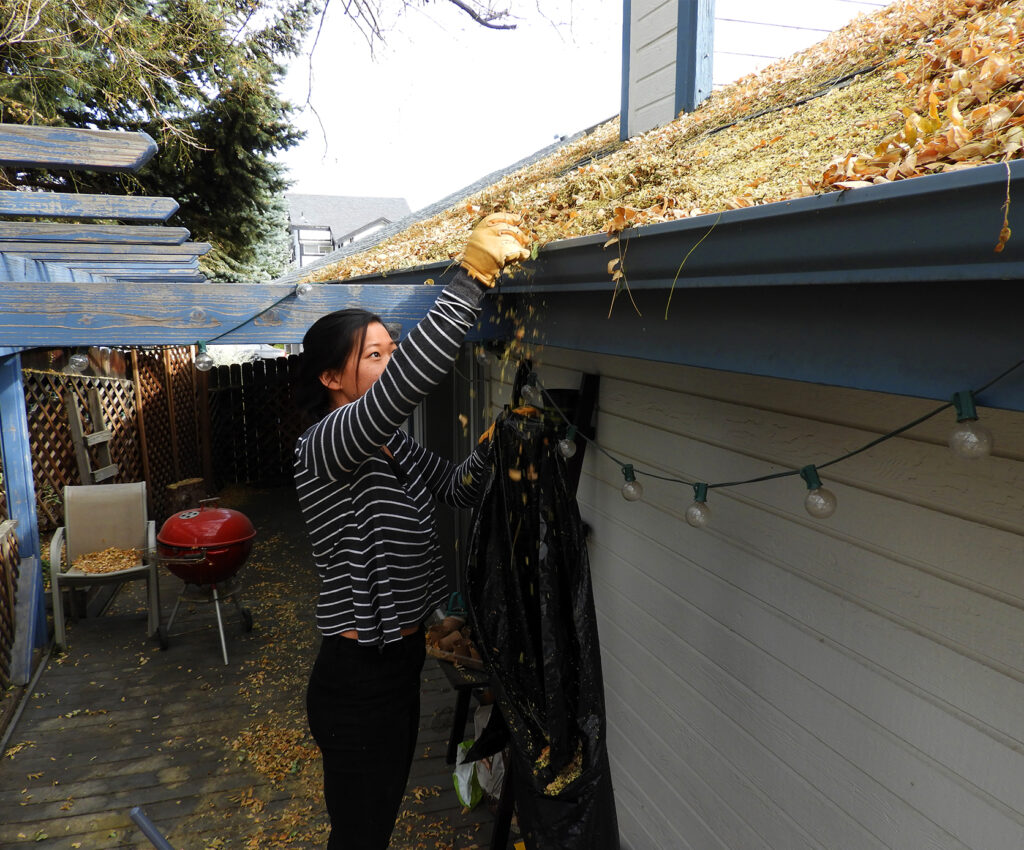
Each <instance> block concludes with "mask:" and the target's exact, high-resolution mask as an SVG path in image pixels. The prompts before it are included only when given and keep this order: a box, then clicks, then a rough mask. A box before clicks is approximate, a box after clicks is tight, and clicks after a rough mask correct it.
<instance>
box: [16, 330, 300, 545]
mask: <svg viewBox="0 0 1024 850" xmlns="http://www.w3.org/2000/svg"><path fill="white" fill-rule="evenodd" d="M129 356H130V361H131V380H124V379H119V378H100V377H83V376H80V375H75V374H70V373H66V372H53V371H45V370H34V369H26V370H24V372H23V378H24V383H25V401H26V405H27V408H28V421H29V431H30V439H31V445H32V464H33V470H34V473H35V483H36V497H37V509H38V512H39V526H40V531H42V532H45V531H49V530H52V529H54V528H56V527H57V526H58V525H61V524H62V522H63V503H62V493H63V491H64V485H66V484H79V483H81V481H80V478H79V473H78V466H77V464H76V462H75V450H74V444H73V442H72V439H71V429H70V425H69V423H68V417H67V412H66V410H65V407H64V396H65V394H66V393H67V392H68V391H69V390H70V391H71V392H73V393H74V394H75V397H76V398H77V399H78V402H79V409H80V410H81V412H82V417H83V422H84V424H85V427H86V430H87V431H91V430H93V428H92V425H91V423H90V422H89V408H88V403H87V393H88V391H89V390H90V389H95V390H96V391H97V392H98V394H99V399H100V405H101V408H102V410H103V417H104V421H105V424H106V426H107V427H108V428H110V429H111V431H112V432H113V433H112V438H111V441H110V449H111V456H112V460H113V462H114V463H116V464H117V465H118V474H117V476H116V477H115V478H114V479H112V480H114V481H143V480H144V481H146V482H148V484H149V487H148V488H147V489H148V492H149V498H150V514H151V516H152V517H153V518H154V519H157V520H162V519H163V518H165V517H166V516H167V514H168V513H169V512H170V510H171V509H172V507H171V505H170V498H169V494H168V491H167V485H169V484H172V483H174V482H176V481H181V480H183V479H187V478H200V477H204V475H205V474H207V473H208V474H211V475H212V477H213V481H212V482H211V484H212V486H213V488H214V489H219V488H220V487H223V486H224V485H226V484H279V483H283V482H287V481H291V479H292V459H293V454H292V453H293V449H294V446H295V441H296V440H297V439H298V437H299V435H300V434H301V432H302V427H303V425H302V421H301V417H300V416H299V415H298V414H297V412H296V408H295V404H294V401H293V395H292V381H293V380H294V377H295V372H296V369H297V364H298V358H297V357H281V358H277V359H275V360H257V361H256V362H254V363H241V364H237V363H236V364H232V365H230V366H220V367H217V368H216V369H213V370H211V371H210V372H209V373H208V376H207V389H206V396H205V399H204V398H200V397H197V392H202V382H197V372H196V370H195V368H194V366H193V365H192V362H193V355H192V351H191V349H190V348H189V347H187V346H184V347H179V348H170V349H166V348H165V349H132V350H131V351H130V352H129ZM197 384H198V386H197ZM204 420H205V421H204ZM207 427H208V428H209V433H208V438H207V442H208V444H209V446H210V449H209V456H208V457H207V459H206V464H205V466H206V467H207V468H204V460H203V455H204V452H203V436H204V434H203V432H204V430H205V428H207ZM0 475H2V470H0ZM0 480H2V479H0ZM4 515H5V514H4V504H3V492H2V488H0V517H2V516H4Z"/></svg>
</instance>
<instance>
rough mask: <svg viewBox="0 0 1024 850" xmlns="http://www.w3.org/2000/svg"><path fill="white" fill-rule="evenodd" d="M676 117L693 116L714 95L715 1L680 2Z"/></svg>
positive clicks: (684, 0)
mask: <svg viewBox="0 0 1024 850" xmlns="http://www.w3.org/2000/svg"><path fill="white" fill-rule="evenodd" d="M678 2H679V19H678V24H677V29H676V115H678V114H679V113H680V112H693V110H694V109H696V108H697V106H698V104H700V102H701V101H703V100H704V99H705V98H706V97H707V96H708V95H710V94H711V81H712V76H711V72H712V61H713V55H714V50H715V0H678Z"/></svg>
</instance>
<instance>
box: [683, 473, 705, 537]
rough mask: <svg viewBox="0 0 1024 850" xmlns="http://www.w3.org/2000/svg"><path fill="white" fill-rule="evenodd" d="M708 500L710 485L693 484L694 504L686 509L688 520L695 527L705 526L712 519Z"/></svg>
mask: <svg viewBox="0 0 1024 850" xmlns="http://www.w3.org/2000/svg"><path fill="white" fill-rule="evenodd" d="M707 502H708V485H707V484H703V483H701V484H694V485H693V504H692V505H690V507H688V508H687V509H686V521H687V522H688V523H689V524H690V525H692V526H693V527H694V528H704V527H705V526H706V525H707V524H708V522H710V521H711V508H709V507H708V505H707Z"/></svg>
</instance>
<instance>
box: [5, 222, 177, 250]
mask: <svg viewBox="0 0 1024 850" xmlns="http://www.w3.org/2000/svg"><path fill="white" fill-rule="evenodd" d="M190 235H191V234H190V233H189V232H188V230H187V229H186V228H184V227H164V226H162V225H158V224H140V225H131V224H57V223H54V222H49V221H0V251H2V250H3V248H4V246H3V243H4V242H74V243H76V244H79V245H81V244H83V243H100V244H102V243H113V244H120V245H180V244H181V243H182V242H185V241H186V240H187V239H188V238H189V236H190Z"/></svg>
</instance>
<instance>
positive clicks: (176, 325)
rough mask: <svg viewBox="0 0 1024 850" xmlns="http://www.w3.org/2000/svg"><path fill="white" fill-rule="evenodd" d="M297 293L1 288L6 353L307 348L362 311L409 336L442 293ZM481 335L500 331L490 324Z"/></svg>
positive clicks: (349, 287) (216, 287) (224, 287)
mask: <svg viewBox="0 0 1024 850" xmlns="http://www.w3.org/2000/svg"><path fill="white" fill-rule="evenodd" d="M293 292H294V287H292V286H284V285H280V284H215V283H209V284H202V285H198V286H183V285H174V284H159V283H153V284H151V285H148V286H140V287H136V288H126V287H125V286H124V285H123V284H119V283H88V284H86V283H82V284H78V285H75V286H67V285H64V284H61V283H47V282H9V283H5V284H4V286H3V287H2V288H0V345H83V344H87V343H93V344H98V343H99V342H100V341H101V340H102V341H103V342H104V343H105V344H108V345H143V344H158V345H165V344H166V345H169V344H176V343H185V344H187V343H194V342H196V340H210V339H211V338H212V337H215V336H217V335H218V334H220V333H223V332H224V331H228V330H230V329H232V328H235V327H236V326H238V325H239V324H241V323H242V322H246V324H244V325H243V326H242V327H239V328H238V329H237V330H232V331H231V334H230V337H229V338H226V339H225V340H224V341H225V342H226V343H240V342H271V343H275V342H301V341H302V335H303V334H304V333H305V332H306V329H307V328H308V327H309V326H310V325H311V324H312V323H313V322H314V321H316V319H318V318H319V317H320V316H322V315H323V314H324V313H328V312H330V311H332V310H339V309H342V308H344V307H362V308H364V309H367V310H371V311H373V312H376V313H378V314H379V315H380V316H381V317H382V318H384V319H386V320H387V321H395V322H401V324H402V331H403V334H405V333H408V331H409V330H410V329H411V328H412V327H413V325H414V324H415V323H416V322H417V321H418V320H419V319H420V318H422V317H423V315H425V314H426V312H427V310H428V309H429V308H430V306H431V305H432V304H433V303H434V301H435V299H436V298H437V296H438V294H439V293H440V289H439V288H438V287H435V286H396V285H374V286H363V285H358V284H337V285H331V286H317V287H315V288H314V291H313V292H312V293H311V294H310V295H309V296H308V297H306V298H302V299H299V298H296V297H294V296H293V295H291V293H293ZM283 296H288V297H287V298H286V300H285V301H283V302H282V303H281V304H280V305H278V306H277V307H275V308H274V309H272V310H270V311H269V312H267V313H265V314H264V315H262V316H260V317H259V318H257V319H256V320H255V321H248V322H247V320H248V319H250V318H251V317H252V316H254V315H255V314H256V313H257V312H258V311H260V310H262V309H264V308H265V307H268V306H270V305H271V304H273V303H274V302H275V301H276V300H277V299H279V298H282V297H283ZM480 327H481V328H483V329H485V330H486V329H488V328H491V327H493V325H491V324H490V323H488V322H487V321H486V320H483V321H482V322H481V325H480Z"/></svg>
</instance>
